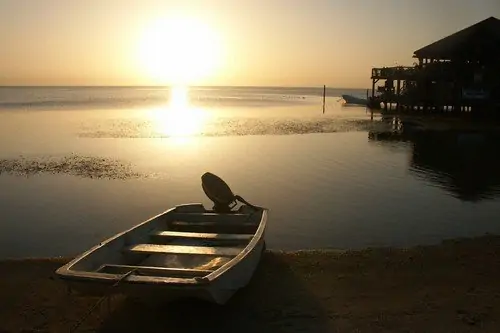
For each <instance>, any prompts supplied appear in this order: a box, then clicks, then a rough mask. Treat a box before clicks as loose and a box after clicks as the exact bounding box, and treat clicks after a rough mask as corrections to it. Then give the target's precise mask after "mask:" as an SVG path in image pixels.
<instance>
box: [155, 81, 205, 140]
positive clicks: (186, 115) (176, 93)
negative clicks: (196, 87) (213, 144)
mask: <svg viewBox="0 0 500 333" xmlns="http://www.w3.org/2000/svg"><path fill="white" fill-rule="evenodd" d="M153 112H154V114H153V117H154V121H155V123H156V125H157V126H156V127H157V130H158V131H159V132H160V133H161V134H162V135H165V136H168V137H176V138H180V137H190V136H195V135H199V134H201V133H202V130H203V125H204V123H205V121H206V112H205V111H204V110H202V109H197V108H194V107H192V106H191V105H190V104H189V96H188V89H187V88H186V87H182V86H177V87H173V88H171V89H170V102H169V104H168V106H165V107H164V108H158V109H155V110H153Z"/></svg>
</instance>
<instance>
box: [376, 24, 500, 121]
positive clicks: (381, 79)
mask: <svg viewBox="0 0 500 333" xmlns="http://www.w3.org/2000/svg"><path fill="white" fill-rule="evenodd" d="M413 57H414V58H416V59H418V62H416V63H414V65H413V66H411V67H406V66H397V67H382V68H373V69H372V75H371V79H372V95H371V97H370V98H369V104H370V106H372V107H383V108H384V109H386V110H389V109H393V108H396V109H397V110H399V111H414V112H421V113H463V112H470V113H471V114H473V115H492V114H493V115H499V116H500V60H499V59H500V20H498V19H496V18H494V17H490V18H488V19H486V20H483V21H481V22H479V23H476V24H474V25H472V26H470V27H468V28H466V29H463V30H461V31H459V32H456V33H454V34H452V35H450V36H448V37H445V38H443V39H441V40H438V41H436V42H434V43H432V44H430V45H428V46H425V47H423V48H420V49H418V50H416V51H415V52H414V55H413Z"/></svg>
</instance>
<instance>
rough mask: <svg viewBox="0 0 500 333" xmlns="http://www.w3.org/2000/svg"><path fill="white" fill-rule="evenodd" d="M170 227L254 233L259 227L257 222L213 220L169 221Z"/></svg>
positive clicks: (193, 230)
mask: <svg viewBox="0 0 500 333" xmlns="http://www.w3.org/2000/svg"><path fill="white" fill-rule="evenodd" d="M168 225H169V227H170V229H172V230H175V231H185V232H211V233H243V234H253V233H254V232H255V230H257V228H258V224H255V223H238V222H232V221H231V222H221V221H218V222H211V221H206V222H204V221H200V222H194V221H190V222H187V221H177V220H176V221H171V222H169V223H168Z"/></svg>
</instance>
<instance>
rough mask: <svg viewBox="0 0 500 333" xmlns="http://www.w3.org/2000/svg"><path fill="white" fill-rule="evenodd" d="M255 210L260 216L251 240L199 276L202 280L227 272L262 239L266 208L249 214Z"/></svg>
mask: <svg viewBox="0 0 500 333" xmlns="http://www.w3.org/2000/svg"><path fill="white" fill-rule="evenodd" d="M257 212H260V213H261V216H260V221H259V226H258V228H257V230H256V231H255V233H254V236H253V237H252V240H251V241H250V242H249V243H248V244H247V246H245V247H244V248H243V249H242V250H241V251H240V253H238V255H237V256H235V257H234V258H232V259H231V260H229V261H228V262H227V263H225V264H224V265H222V266H221V267H219V268H217V269H216V270H215V271H213V272H212V273H210V274H208V275H206V276H204V277H203V278H201V279H202V280H206V281H207V282H208V283H210V282H213V281H214V280H215V279H217V278H218V277H219V276H221V275H222V274H224V273H225V272H227V271H228V270H230V269H231V268H233V267H234V266H236V264H238V263H239V262H240V261H241V260H243V258H245V257H246V256H247V255H248V254H249V253H251V252H252V250H253V249H254V248H255V246H257V243H258V242H259V241H260V240H261V239H262V237H263V235H264V231H265V229H266V226H267V212H268V209H266V208H263V209H259V210H256V211H254V212H252V213H251V214H255V213H257Z"/></svg>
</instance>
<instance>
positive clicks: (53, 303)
mask: <svg viewBox="0 0 500 333" xmlns="http://www.w3.org/2000/svg"><path fill="white" fill-rule="evenodd" d="M499 250H500V237H498V236H484V237H480V238H470V239H458V240H448V241H444V242H442V243H441V244H439V245H433V246H418V247H412V248H407V249H396V248H373V249H364V250H357V251H333V250H329V251H324V250H315V251H298V252H282V251H268V252H266V253H265V254H264V256H263V259H262V261H261V263H260V265H259V267H258V269H257V271H256V273H255V275H254V278H253V279H252V281H251V282H250V284H249V285H248V286H247V287H246V288H244V289H242V290H241V291H239V292H238V293H237V294H236V295H235V296H234V297H233V298H232V299H231V300H230V301H229V302H228V303H227V304H226V305H224V306H216V305H209V304H205V303H200V302H192V301H183V302H175V303H169V304H161V303H156V302H155V303H148V301H147V300H138V299H128V298H125V297H123V296H115V297H114V298H113V299H112V300H111V302H110V306H109V307H108V305H107V302H103V303H102V304H101V305H100V306H99V307H97V308H96V310H95V311H94V312H93V313H92V314H91V315H90V316H89V317H88V319H87V320H86V321H84V322H83V323H82V324H81V326H80V327H79V331H81V332H94V331H97V332H194V331H201V330H208V331H210V332H444V331H446V332H476V331H480V332H497V331H498V324H499V323H498V320H499V319H498V318H500V285H499V284H498V279H499V278H500V258H499V253H500V251H499ZM68 260H69V258H57V259H20V260H9V261H2V262H1V263H0V271H1V272H2V274H0V298H1V299H2V304H1V307H0V332H2V333H4V332H68V330H69V329H70V328H71V327H73V326H74V325H75V324H76V323H77V322H78V321H79V320H80V319H81V318H82V317H83V316H84V314H85V313H86V312H87V311H88V310H89V309H90V308H91V307H92V306H93V305H94V304H95V303H96V301H97V300H98V299H97V298H90V297H84V296H81V295H74V294H72V295H69V296H68V294H67V289H66V288H65V286H64V284H63V283H62V282H61V281H59V280H58V279H57V278H56V276H55V275H54V271H55V270H56V269H57V268H58V267H59V266H60V265H62V264H63V263H65V262H67V261H68Z"/></svg>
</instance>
